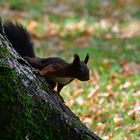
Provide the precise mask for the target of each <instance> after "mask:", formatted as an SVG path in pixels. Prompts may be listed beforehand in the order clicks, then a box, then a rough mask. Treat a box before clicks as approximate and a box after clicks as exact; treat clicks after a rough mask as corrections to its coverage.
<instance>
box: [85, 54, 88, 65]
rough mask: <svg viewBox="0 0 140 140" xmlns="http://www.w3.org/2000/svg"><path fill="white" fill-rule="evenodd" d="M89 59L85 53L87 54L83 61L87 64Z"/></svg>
mask: <svg viewBox="0 0 140 140" xmlns="http://www.w3.org/2000/svg"><path fill="white" fill-rule="evenodd" d="M88 60H89V54H87V56H86V57H85V60H84V63H85V64H87V63H88Z"/></svg>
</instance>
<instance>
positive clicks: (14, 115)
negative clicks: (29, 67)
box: [0, 66, 50, 140]
mask: <svg viewBox="0 0 140 140" xmlns="http://www.w3.org/2000/svg"><path fill="white" fill-rule="evenodd" d="M0 81H1V82H0V95H1V98H0V110H1V119H0V138H1V139H14V140H19V139H20V140H25V137H26V138H29V139H36V138H37V139H40V140H41V139H42V140H44V139H45V140H47V139H50V130H47V129H45V127H44V125H45V120H44V118H45V116H44V114H46V113H45V111H46V108H45V107H44V105H43V104H41V102H40V103H39V102H38V103H37V104H40V109H38V108H37V106H34V105H33V103H32V100H31V99H30V98H29V96H27V95H26V94H25V93H24V92H25V91H24V88H23V85H22V84H21V81H20V77H18V76H17V75H16V72H15V71H14V70H11V69H10V68H8V67H6V66H5V67H0ZM21 91H23V93H21ZM36 102H37V101H36ZM39 110H40V111H39ZM41 111H43V112H41ZM38 114H41V115H38ZM38 116H39V118H38Z"/></svg>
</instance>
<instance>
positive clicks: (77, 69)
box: [4, 21, 90, 98]
mask: <svg viewBox="0 0 140 140" xmlns="http://www.w3.org/2000/svg"><path fill="white" fill-rule="evenodd" d="M4 30H5V33H6V37H7V38H8V40H9V41H10V43H11V44H12V46H13V48H14V49H15V50H16V51H17V52H18V53H19V54H20V55H21V56H22V57H24V58H25V59H26V60H27V61H28V63H29V64H30V65H31V66H32V67H34V68H35V69H38V74H39V75H40V76H43V77H45V78H46V79H47V80H48V81H49V83H50V85H51V86H52V88H54V87H55V86H56V84H57V93H58V95H59V96H60V91H61V89H62V88H63V87H64V86H65V85H67V84H69V83H70V82H71V81H73V80H74V79H78V80H80V81H87V80H89V78H90V76H89V69H88V67H87V63H88V60H89V55H88V54H87V56H86V57H85V59H84V61H80V58H79V56H78V55H77V54H75V55H74V59H73V62H72V63H67V62H66V61H65V60H63V59H62V58H59V57H48V58H39V57H36V56H35V53H34V47H33V43H32V40H31V37H30V34H29V32H28V31H27V30H26V29H25V28H24V27H23V26H22V25H20V24H17V23H16V24H14V23H13V22H11V21H7V22H5V23H4ZM60 97H61V96H60ZM61 98H62V97H61Z"/></svg>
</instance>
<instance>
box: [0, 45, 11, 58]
mask: <svg viewBox="0 0 140 140" xmlns="http://www.w3.org/2000/svg"><path fill="white" fill-rule="evenodd" d="M0 56H5V57H10V53H9V52H8V51H7V49H6V48H4V47H1V48H0Z"/></svg>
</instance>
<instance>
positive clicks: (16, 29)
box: [4, 21, 35, 57]
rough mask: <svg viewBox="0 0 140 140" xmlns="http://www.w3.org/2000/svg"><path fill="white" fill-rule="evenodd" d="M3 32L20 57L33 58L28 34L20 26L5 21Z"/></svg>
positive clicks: (32, 49) (31, 44) (33, 54)
mask: <svg viewBox="0 0 140 140" xmlns="http://www.w3.org/2000/svg"><path fill="white" fill-rule="evenodd" d="M4 30H5V33H6V36H7V38H8V40H9V41H10V43H11V44H12V46H13V47H14V49H15V50H16V51H17V52H18V53H19V54H20V55H21V56H28V57H35V53H34V48H33V43H32V41H31V37H30V34H29V32H28V31H27V30H26V29H25V28H24V27H23V26H22V25H20V24H17V23H16V24H14V23H13V22H11V21H6V22H4Z"/></svg>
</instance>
